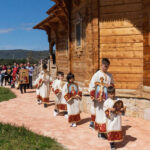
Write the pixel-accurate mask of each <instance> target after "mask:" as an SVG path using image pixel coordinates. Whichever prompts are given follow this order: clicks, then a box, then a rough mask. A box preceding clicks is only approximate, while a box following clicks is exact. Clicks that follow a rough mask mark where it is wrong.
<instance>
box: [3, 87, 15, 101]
mask: <svg viewBox="0 0 150 150" xmlns="http://www.w3.org/2000/svg"><path fill="white" fill-rule="evenodd" d="M15 97H16V95H15V94H14V93H13V92H12V91H11V90H10V89H7V88H4V87H0V102H2V101H8V100H10V99H13V98H15Z"/></svg>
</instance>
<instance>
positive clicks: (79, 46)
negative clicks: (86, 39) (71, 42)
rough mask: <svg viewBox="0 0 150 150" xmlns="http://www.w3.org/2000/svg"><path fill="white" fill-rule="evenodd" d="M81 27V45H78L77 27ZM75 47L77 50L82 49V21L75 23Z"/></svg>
mask: <svg viewBox="0 0 150 150" xmlns="http://www.w3.org/2000/svg"><path fill="white" fill-rule="evenodd" d="M78 24H79V25H80V45H77V25H78ZM75 47H76V49H77V48H81V47H82V21H81V20H80V21H77V22H76V23H75Z"/></svg>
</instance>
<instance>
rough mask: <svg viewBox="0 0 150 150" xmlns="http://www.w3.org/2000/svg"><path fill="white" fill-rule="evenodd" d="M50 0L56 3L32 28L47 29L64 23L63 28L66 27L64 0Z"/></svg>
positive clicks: (66, 12)
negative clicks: (46, 15)
mask: <svg viewBox="0 0 150 150" xmlns="http://www.w3.org/2000/svg"><path fill="white" fill-rule="evenodd" d="M52 1H54V2H55V3H56V4H55V5H54V6H53V7H51V8H50V9H49V10H48V11H47V14H48V15H49V16H48V17H47V18H46V19H44V20H43V21H41V22H40V23H39V24H37V25H36V26H34V27H33V28H34V29H41V30H47V28H56V24H61V25H64V26H65V28H66V27H67V25H68V23H67V20H68V11H67V8H66V3H65V0H52Z"/></svg>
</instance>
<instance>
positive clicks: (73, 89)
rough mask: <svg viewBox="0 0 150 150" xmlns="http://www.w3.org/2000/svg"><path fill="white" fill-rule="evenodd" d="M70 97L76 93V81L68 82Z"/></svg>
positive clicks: (73, 96)
mask: <svg viewBox="0 0 150 150" xmlns="http://www.w3.org/2000/svg"><path fill="white" fill-rule="evenodd" d="M68 91H69V97H70V99H72V98H75V97H76V96H77V94H78V85H77V84H76V83H72V84H68Z"/></svg>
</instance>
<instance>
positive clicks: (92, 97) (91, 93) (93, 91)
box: [90, 90, 95, 100]
mask: <svg viewBox="0 0 150 150" xmlns="http://www.w3.org/2000/svg"><path fill="white" fill-rule="evenodd" d="M90 97H91V99H92V100H94V98H95V90H92V91H91V92H90Z"/></svg>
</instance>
